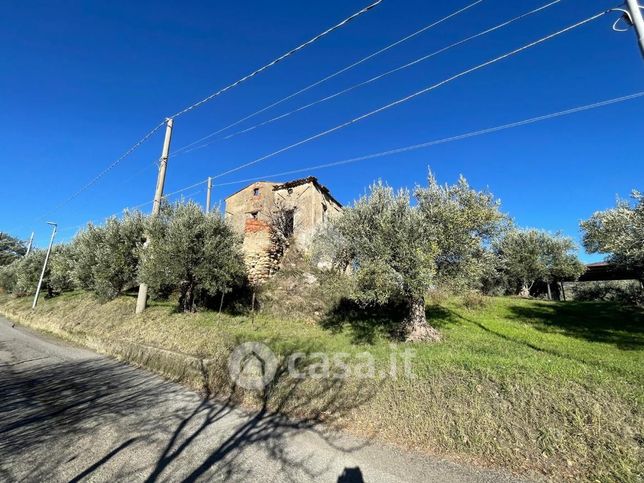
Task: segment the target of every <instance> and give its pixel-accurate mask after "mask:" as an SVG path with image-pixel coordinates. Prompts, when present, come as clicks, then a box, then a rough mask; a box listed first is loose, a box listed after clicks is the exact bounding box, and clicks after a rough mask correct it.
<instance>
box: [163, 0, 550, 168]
mask: <svg viewBox="0 0 644 483" xmlns="http://www.w3.org/2000/svg"><path fill="white" fill-rule="evenodd" d="M561 1H562V0H554V1H552V2H550V3H547V4H545V5H542V6H541V7H538V8H536V9H533V10H531V11H529V12H526V13H524V14H522V15H519V16H517V17H514V18H511V19H509V20H506V21H505V22H503V23H500V24H498V25H496V26H494V27H491V28H488V29H486V30H483V31H482V32H479V33H477V34H474V35H471V36H469V37H467V38H464V39H462V40H459V41H457V42H454V43H452V44H450V45H448V46H446V47H443V48H441V49H439V50H436V51H434V52H432V53H430V54H427V55H424V56H422V57H419V58H418V59H415V60H413V61H411V62H408V63H406V64H404V65H401V66H399V67H396V68H394V69H391V70H388V71H386V72H383V73H382V74H379V75H377V76H374V77H371V78H370V79H367V80H366V81H362V82H360V83H358V84H354V85H352V86H350V87H347V88H346V89H342V90H340V91H338V92H335V93H334V94H330V95H328V96H326V97H323V98H321V99H318V100H316V101H313V102H310V103H308V104H305V105H303V106H300V107H298V108H296V109H293V110H291V111H289V112H286V113H283V114H280V115H279V116H275V117H273V118H271V119H268V120H266V121H263V122H260V123H258V124H255V125H253V126H251V127H248V128H245V129H242V130H239V131H236V132H234V133H231V134H228V135H225V136H220V137H217V138H215V139H214V140H212V141H210V142H207V143H205V144H202V145H198V146H195V147H193V148H190V149H185V148H180V149H185V151H184V152H185V153H190V152H192V151H196V150H197V149H201V148H204V147H206V146H209V145H210V144H212V143H214V142H216V141H220V140H227V139H231V138H233V137H235V136H238V135H240V134H244V133H247V132H250V131H253V130H255V129H257V128H259V127H262V126H265V125H267V124H271V123H273V122H275V121H278V120H280V119H284V118H286V117H288V116H291V115H293V114H296V113H298V112H301V111H303V110H305V109H308V108H310V107H313V106H316V105H318V104H321V103H323V102H326V101H329V100H331V99H334V98H336V97H338V96H340V95H343V94H346V93H348V92H351V91H353V90H355V89H357V88H359V87H363V86H365V85H368V84H371V83H373V82H375V81H377V80H380V79H382V78H384V77H387V76H389V75H391V74H394V73H396V72H399V71H401V70H403V69H407V68H409V67H412V66H414V65H416V64H419V63H421V62H424V61H425V60H428V59H430V58H432V57H435V56H436V55H438V54H441V53H443V52H446V51H448V50H450V49H453V48H455V47H458V46H460V45H463V44H465V43H467V42H470V41H472V40H474V39H477V38H479V37H482V36H484V35H487V34H489V33H492V32H494V31H496V30H499V29H501V28H503V27H507V26H508V25H510V24H512V23H514V22H517V21H519V20H522V19H524V18H526V17H529V16H530V15H534V14H535V13H538V12H540V11H542V10H545V9H547V8H549V7H552V6H553V5H556V4H558V3H560V2H561ZM193 144H195V143H191V145H193ZM178 151H179V150H177V151H175V153H174V155H175V156H176V155H177V153H178Z"/></svg>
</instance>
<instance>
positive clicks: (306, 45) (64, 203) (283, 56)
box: [37, 0, 482, 221]
mask: <svg viewBox="0 0 644 483" xmlns="http://www.w3.org/2000/svg"><path fill="white" fill-rule="evenodd" d="M382 1H383V0H376V1H375V2H373V3H371V4H370V5H368V6H366V7H364V8H362V9H361V10H359V11H357V12H356V13H354V14H352V15H350V16H349V17H347V18H345V19H344V20H342V21H341V22H339V23H337V24H335V25H334V26H332V27H330V28H328V29H326V30H325V31H324V32H322V33H320V34H318V35H316V36H315V37H313V38H311V39H309V40H307V41H306V42H304V43H302V44H300V45H298V46H297V47H295V48H294V49H291V50H289V51H288V52H286V53H284V54H282V55H281V56H279V57H277V58H276V59H274V60H272V61H271V62H269V63H268V64H266V65H264V66H262V67H260V68H259V69H256V70H255V71H253V72H251V73H250V74H248V75H246V76H244V77H242V78H241V79H238V80H237V81H235V82H233V83H232V84H229V85H228V86H226V87H224V88H222V89H220V90H218V91H217V92H215V93H213V94H210V95H209V96H207V97H205V98H204V99H202V100H200V101H198V102H195V103H194V104H192V105H190V106H188V107H186V108H185V109H182V110H181V111H179V112H177V113H175V114H173V115H172V116H170V118H175V117H178V116H181V115H182V114H185V113H186V112H188V111H191V110H193V109H196V108H197V107H199V106H201V105H202V104H205V103H206V102H208V101H210V100H212V99H213V98H215V97H217V96H219V95H220V94H223V93H224V92H226V91H228V90H230V89H232V88H234V87H236V86H238V85H239V84H241V83H242V82H245V81H247V80H248V79H250V78H252V77H254V76H256V75H257V74H259V73H260V72H262V71H264V70H266V69H268V68H270V67H272V66H274V65H275V64H277V63H279V62H281V61H283V60H284V59H286V58H287V57H290V56H291V55H293V54H295V53H297V52H298V51H300V50H302V49H304V48H306V47H308V46H309V45H311V44H313V43H315V42H317V41H318V40H320V39H321V38H323V37H325V36H327V35H328V34H330V33H331V32H333V31H335V30H338V29H340V28H341V27H343V26H344V25H346V24H348V23H349V22H351V21H352V20H354V19H356V18H358V17H359V16H361V15H363V14H364V13H366V12H368V11H369V10H371V9H372V8H374V7H376V6H377V5H378V4H380V3H382ZM480 1H482V0H480ZM165 122H166V121H165V120H164V121H162V122H160V123H159V124H157V125H156V126H155V127H154V128H153V129H152V130H150V131H149V132H148V133H147V134H145V135H144V136H143V137H142V138H141V139H139V140H138V141H137V142H136V143H134V144H133V145H132V146H131V147H130V148H129V149H128V150H127V151H125V153H124V154H122V155H121V156H120V157H119V158H117V159H116V160H115V161H114V162H112V163H111V164H110V165H109V166H108V167H107V168H105V169H104V170H103V171H101V172H100V173H98V174H97V175H96V176H95V177H94V178H92V179H91V180H90V181H89V182H87V183H86V184H85V185H83V186H82V187H81V188H80V189H79V190H77V191H76V192H74V193H73V194H72V195H71V196H70V197H68V198H66V199H65V200H63V201H62V202H60V203H59V204H58V205H56V206H54V208H52V209H51V210H50V211H48V212H47V213H45V214H43V215H42V216H41V217H40V218H38V219H37V221H39V220H42V219H44V218H45V217H47V216H48V215H50V214H52V213H53V212H55V211H58V210H59V209H60V208H62V207H63V206H65V205H66V204H68V203H69V202H71V201H73V200H74V199H76V198H77V197H78V196H79V195H81V194H82V193H83V192H85V191H86V190H87V189H89V188H90V187H92V186H93V185H94V184H96V183H97V182H98V181H99V180H101V179H102V178H103V177H104V176H105V175H107V174H108V173H109V172H110V171H112V169H114V168H115V167H116V166H118V164H119V163H121V161H123V160H124V159H125V158H127V157H128V156H129V155H131V154H132V153H133V152H134V151H135V150H136V149H137V148H139V147H140V146H141V145H142V144H144V143H145V142H146V141H147V140H148V139H150V137H152V135H153V134H154V133H155V132H157V131H158V130H159V129H160V128H161V127H163V126H164V125H165Z"/></svg>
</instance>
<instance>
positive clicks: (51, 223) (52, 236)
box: [31, 221, 58, 309]
mask: <svg viewBox="0 0 644 483" xmlns="http://www.w3.org/2000/svg"><path fill="white" fill-rule="evenodd" d="M47 224H48V225H51V226H52V228H53V229H52V231H51V238H50V239H49V247H47V255H45V263H43V265H42V272H40V280H38V287H37V288H36V296H35V297H34V303H33V304H32V305H31V308H32V309H35V308H36V304H37V303H38V296H39V295H40V287H41V286H42V279H43V278H45V270H47V262H48V261H49V254H50V253H51V246H52V245H53V244H54V237H55V236H56V229H57V228H58V225H57V224H56V223H54V222H52V221H48V222H47Z"/></svg>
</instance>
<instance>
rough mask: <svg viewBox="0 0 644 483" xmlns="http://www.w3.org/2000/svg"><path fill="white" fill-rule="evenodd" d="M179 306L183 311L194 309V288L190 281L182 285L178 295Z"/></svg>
mask: <svg viewBox="0 0 644 483" xmlns="http://www.w3.org/2000/svg"><path fill="white" fill-rule="evenodd" d="M179 306H180V307H181V310H182V311H183V312H194V311H195V290H194V284H193V283H192V282H187V283H186V284H185V285H184V286H183V288H182V290H181V296H180V297H179Z"/></svg>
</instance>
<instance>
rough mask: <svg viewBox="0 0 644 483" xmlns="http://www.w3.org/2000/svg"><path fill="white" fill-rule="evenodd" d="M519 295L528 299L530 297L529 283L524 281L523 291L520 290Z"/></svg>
mask: <svg viewBox="0 0 644 483" xmlns="http://www.w3.org/2000/svg"><path fill="white" fill-rule="evenodd" d="M519 297H524V298H526V299H529V298H530V287H529V286H528V284H527V283H524V284H523V287H521V291H520V292H519Z"/></svg>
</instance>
